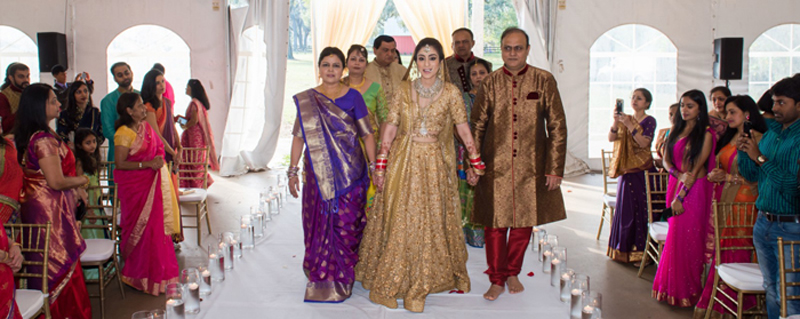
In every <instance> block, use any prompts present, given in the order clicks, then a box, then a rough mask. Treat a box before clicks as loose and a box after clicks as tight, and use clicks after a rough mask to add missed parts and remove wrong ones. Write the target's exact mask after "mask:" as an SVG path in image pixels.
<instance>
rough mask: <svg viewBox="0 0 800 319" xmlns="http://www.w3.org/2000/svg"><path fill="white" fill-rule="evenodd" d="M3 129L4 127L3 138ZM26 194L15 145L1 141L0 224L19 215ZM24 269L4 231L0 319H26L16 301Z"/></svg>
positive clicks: (0, 239)
mask: <svg viewBox="0 0 800 319" xmlns="http://www.w3.org/2000/svg"><path fill="white" fill-rule="evenodd" d="M2 135H3V128H2V127H0V136H2ZM21 191H22V168H21V167H20V166H19V163H17V150H16V149H15V148H14V143H13V142H11V141H9V140H7V139H5V138H3V137H0V222H2V223H4V224H5V223H7V222H8V221H9V220H10V219H11V216H12V215H14V214H18V213H19V195H20V192H21ZM20 268H22V253H21V252H20V247H19V244H17V243H13V244H12V243H11V242H10V240H9V239H8V237H7V235H6V229H5V227H0V318H14V319H18V318H22V315H21V314H20V312H19V308H17V303H16V301H14V295H15V291H16V288H15V287H14V285H15V283H14V273H15V272H17V271H19V270H20Z"/></svg>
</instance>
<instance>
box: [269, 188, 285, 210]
mask: <svg viewBox="0 0 800 319" xmlns="http://www.w3.org/2000/svg"><path fill="white" fill-rule="evenodd" d="M278 189H279V187H275V188H274V189H272V197H275V200H276V201H277V202H278V210H280V209H281V208H283V200H281V191H280V190H278Z"/></svg>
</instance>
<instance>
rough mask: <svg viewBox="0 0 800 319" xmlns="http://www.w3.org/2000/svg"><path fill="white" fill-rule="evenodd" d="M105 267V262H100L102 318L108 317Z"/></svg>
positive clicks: (98, 273)
mask: <svg viewBox="0 0 800 319" xmlns="http://www.w3.org/2000/svg"><path fill="white" fill-rule="evenodd" d="M105 272H106V271H105V269H103V263H100V266H98V267H97V275H98V276H97V278H98V279H99V283H100V318H103V319H105V318H106V292H105V286H106V282H105Z"/></svg>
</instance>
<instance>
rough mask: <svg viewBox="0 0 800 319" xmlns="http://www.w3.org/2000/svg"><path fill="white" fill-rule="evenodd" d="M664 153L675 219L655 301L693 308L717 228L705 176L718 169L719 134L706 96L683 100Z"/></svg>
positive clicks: (691, 95)
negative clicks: (709, 241)
mask: <svg viewBox="0 0 800 319" xmlns="http://www.w3.org/2000/svg"><path fill="white" fill-rule="evenodd" d="M664 147H665V148H666V152H665V154H664V169H665V170H667V171H669V173H670V178H669V185H668V186H667V207H670V208H671V209H672V211H673V216H672V217H670V218H669V219H668V222H669V232H668V233H667V240H666V244H665V245H664V251H663V252H662V253H661V261H660V263H659V264H658V271H657V272H656V277H655V279H654V280H653V293H652V295H653V298H656V299H658V300H659V301H661V300H667V303H668V304H670V305H672V306H679V307H692V306H694V305H695V304H697V301H698V299H700V295H701V293H702V292H703V284H702V282H701V277H702V275H703V264H704V262H707V261H710V259H711V254H712V253H713V247H706V236H707V235H708V234H709V230H710V227H713V226H712V225H711V224H710V218H711V199H712V197H713V193H714V185H713V184H712V183H711V182H709V181H708V178H707V176H706V175H707V174H708V172H709V171H711V169H713V168H714V162H715V160H714V156H712V155H711V154H712V150H714V149H715V148H716V134H715V132H714V130H713V129H711V128H709V127H708V111H707V106H706V98H705V96H704V95H703V92H700V91H698V90H691V91H687V92H686V93H684V94H683V95H682V96H681V106H680V116H675V124H674V125H673V127H672V130H671V131H670V134H669V138H668V139H667V142H666V143H665V146H664Z"/></svg>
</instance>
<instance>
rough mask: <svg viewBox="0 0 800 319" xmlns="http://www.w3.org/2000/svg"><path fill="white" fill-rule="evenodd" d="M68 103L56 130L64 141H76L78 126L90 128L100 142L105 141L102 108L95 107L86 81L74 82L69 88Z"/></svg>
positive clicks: (99, 143)
mask: <svg viewBox="0 0 800 319" xmlns="http://www.w3.org/2000/svg"><path fill="white" fill-rule="evenodd" d="M66 95H67V96H66V97H67V104H66V106H65V107H64V108H63V109H64V110H63V111H61V114H60V115H59V117H58V122H56V132H58V136H59V137H61V139H62V140H64V142H68V143H72V142H74V141H73V139H74V136H71V135H74V134H75V131H76V130H77V129H78V128H88V129H90V130H92V131H93V132H94V133H95V135H96V136H98V138H99V139H98V141H97V142H98V144H97V145H101V144H103V142H104V141H105V138H104V137H103V124H102V120H101V118H100V109H98V108H96V107H94V103H92V96H91V95H90V93H89V86H88V85H87V84H86V82H83V81H75V82H72V85H70V87H69V89H68V90H67V94H66Z"/></svg>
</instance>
